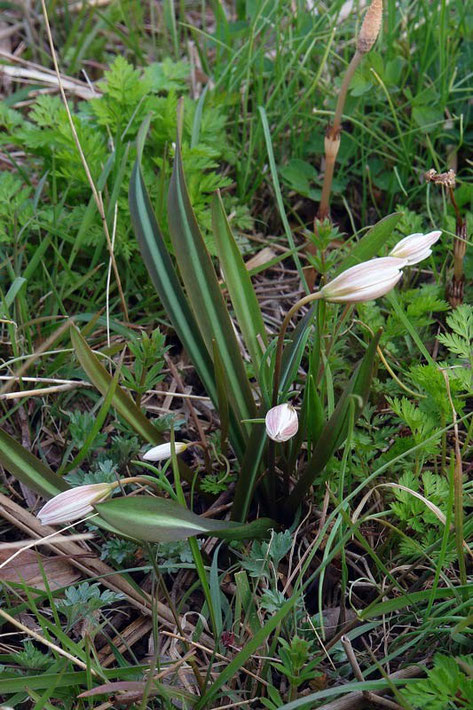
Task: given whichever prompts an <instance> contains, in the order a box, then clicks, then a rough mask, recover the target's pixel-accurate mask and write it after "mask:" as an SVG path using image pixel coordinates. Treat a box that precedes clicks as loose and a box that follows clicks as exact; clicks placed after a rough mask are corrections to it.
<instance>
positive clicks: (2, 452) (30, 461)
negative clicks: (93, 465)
mask: <svg viewBox="0 0 473 710" xmlns="http://www.w3.org/2000/svg"><path fill="white" fill-rule="evenodd" d="M0 463H1V464H2V466H3V467H4V468H5V469H6V470H7V471H9V472H10V473H11V474H13V475H14V476H15V478H17V479H18V480H19V481H21V482H22V483H24V484H25V485H26V486H28V488H31V489H32V490H33V491H36V493H40V494H41V495H42V496H44V497H45V498H52V497H53V496H55V495H57V494H58V493H61V491H67V490H68V489H69V488H70V486H69V485H68V484H67V483H66V481H64V479H62V478H61V476H58V474H57V473H54V471H52V470H51V469H50V468H49V467H48V466H46V464H44V463H43V462H42V461H40V460H39V459H38V458H36V456H34V455H33V454H32V453H31V452H30V451H28V450H27V449H25V448H23V446H21V444H19V443H18V442H17V441H15V439H13V438H12V437H11V436H10V435H9V434H7V433H6V432H5V431H3V429H0Z"/></svg>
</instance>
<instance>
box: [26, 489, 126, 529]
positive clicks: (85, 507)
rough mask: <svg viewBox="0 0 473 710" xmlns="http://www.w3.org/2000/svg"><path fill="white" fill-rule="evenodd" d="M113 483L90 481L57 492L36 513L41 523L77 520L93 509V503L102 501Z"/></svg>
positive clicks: (51, 523)
mask: <svg viewBox="0 0 473 710" xmlns="http://www.w3.org/2000/svg"><path fill="white" fill-rule="evenodd" d="M117 485H118V484H117V483H115V484H113V483H90V484H88V485H86V486H77V487H76V488H71V490H69V491H63V493H59V494H58V495H57V496H54V498H51V500H48V502H47V503H46V505H44V506H43V507H42V508H41V510H40V511H39V513H38V518H39V520H40V522H41V525H58V524H59V523H71V522H72V521H73V520H79V519H80V518H83V517H85V516H86V515H87V514H88V513H91V512H92V511H93V509H94V508H93V506H94V505H95V503H102V501H104V500H105V499H106V498H108V496H109V495H110V493H111V492H112V491H113V489H114V488H116V486H117Z"/></svg>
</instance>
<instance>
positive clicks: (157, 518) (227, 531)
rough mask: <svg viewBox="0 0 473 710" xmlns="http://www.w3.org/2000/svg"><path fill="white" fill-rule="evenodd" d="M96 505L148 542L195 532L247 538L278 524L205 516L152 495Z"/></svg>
mask: <svg viewBox="0 0 473 710" xmlns="http://www.w3.org/2000/svg"><path fill="white" fill-rule="evenodd" d="M95 507H96V509H97V510H98V512H99V513H100V516H101V517H102V518H103V519H104V520H106V521H107V522H108V523H110V524H111V525H113V526H114V527H115V528H117V529H118V530H121V531H122V532H123V533H125V535H128V536H130V537H133V538H135V539H137V540H146V541H147V542H175V541H177V540H186V539H187V538H189V537H193V536H195V535H211V536H212V537H222V538H226V539H228V540H244V539H251V538H254V537H262V536H265V535H266V534H267V533H268V530H270V529H271V528H274V527H275V526H276V523H274V521H272V520H270V519H269V518H260V519H259V520H255V521H253V522H252V523H248V524H246V525H242V524H239V523H233V522H228V521H225V520H214V519H212V518H203V517H202V516H200V515H196V514H195V513H193V512H192V511H190V510H187V508H184V506H182V505H180V504H179V503H176V502H175V501H173V500H169V499H167V498H152V497H151V496H128V497H123V498H113V499H112V500H109V501H106V502H105V503H99V504H98V505H96V506H95Z"/></svg>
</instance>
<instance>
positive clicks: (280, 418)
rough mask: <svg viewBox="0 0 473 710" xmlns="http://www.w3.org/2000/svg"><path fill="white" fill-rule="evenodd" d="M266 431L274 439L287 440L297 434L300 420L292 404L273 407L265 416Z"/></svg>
mask: <svg viewBox="0 0 473 710" xmlns="http://www.w3.org/2000/svg"><path fill="white" fill-rule="evenodd" d="M265 424H266V433H267V435H268V436H269V438H270V439H272V440H273V441H278V442H282V441H287V440H288V439H292V437H293V436H294V435H295V434H297V430H298V428H299V420H298V418H297V412H296V410H295V409H294V407H293V406H292V405H290V404H278V405H277V406H276V407H272V409H270V410H269V412H268V413H267V414H266V418H265Z"/></svg>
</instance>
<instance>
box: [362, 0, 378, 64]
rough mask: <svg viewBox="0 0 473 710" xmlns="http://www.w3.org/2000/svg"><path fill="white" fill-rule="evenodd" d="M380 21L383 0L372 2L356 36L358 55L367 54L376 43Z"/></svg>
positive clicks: (373, 0)
mask: <svg viewBox="0 0 473 710" xmlns="http://www.w3.org/2000/svg"><path fill="white" fill-rule="evenodd" d="M382 19H383V0H372V2H371V5H370V6H369V8H368V11H367V13H366V15H365V19H364V20H363V24H362V25H361V30H360V34H359V36H358V43H357V46H356V48H357V50H358V52H359V53H360V54H366V53H367V52H369V51H370V49H371V48H372V46H373V45H374V43H375V42H376V40H377V38H378V35H379V31H380V29H381V22H382Z"/></svg>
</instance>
